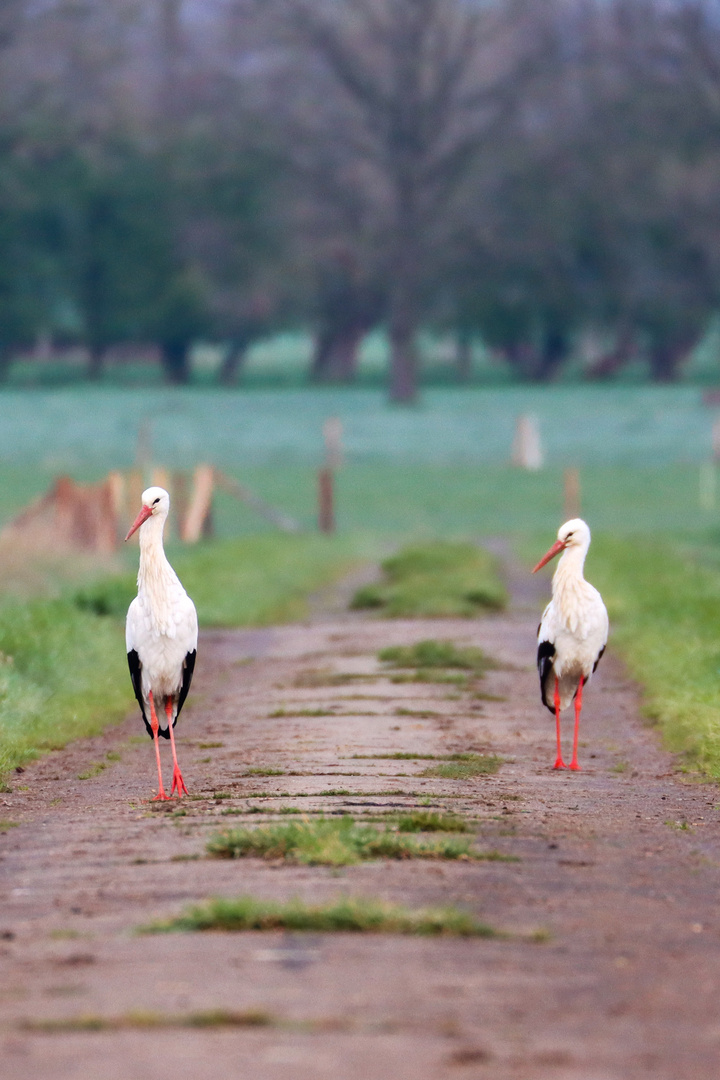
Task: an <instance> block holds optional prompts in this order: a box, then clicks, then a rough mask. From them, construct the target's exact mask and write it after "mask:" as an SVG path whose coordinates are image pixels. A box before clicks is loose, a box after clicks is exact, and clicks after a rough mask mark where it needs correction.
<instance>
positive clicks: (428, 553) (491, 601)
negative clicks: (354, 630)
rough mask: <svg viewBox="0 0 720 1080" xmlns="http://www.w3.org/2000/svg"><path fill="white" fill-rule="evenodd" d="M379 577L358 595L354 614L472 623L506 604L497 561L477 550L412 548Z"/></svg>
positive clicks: (440, 545)
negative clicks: (455, 619) (358, 610)
mask: <svg viewBox="0 0 720 1080" xmlns="http://www.w3.org/2000/svg"><path fill="white" fill-rule="evenodd" d="M382 571H383V574H384V577H385V580H384V581H383V582H380V583H379V584H372V585H365V586H364V587H363V588H362V589H359V590H358V591H357V592H356V593H355V596H354V597H353V599H352V603H351V606H352V607H353V608H374V609H376V610H377V611H378V612H379V613H380V614H382V615H386V616H390V617H394V618H423V617H430V618H434V617H444V618H448V617H453V616H464V617H468V618H470V617H472V616H473V615H478V614H481V613H482V612H483V611H499V610H501V609H502V608H504V607H505V604H506V603H507V593H506V591H505V586H504V585H503V583H502V580H501V578H500V573H499V568H498V562H497V560H496V559H495V558H494V557H493V556H492V555H491V554H490V553H489V552H487V551H485V550H484V549H483V548H479V547H477V546H476V545H475V544H470V543H453V542H450V541H444V540H436V541H431V542H428V543H424V544H412V545H410V546H409V547H406V548H403V549H402V551H399V552H398V553H397V554H396V555H393V556H392V557H391V558H389V559H385V561H384V562H383V563H382Z"/></svg>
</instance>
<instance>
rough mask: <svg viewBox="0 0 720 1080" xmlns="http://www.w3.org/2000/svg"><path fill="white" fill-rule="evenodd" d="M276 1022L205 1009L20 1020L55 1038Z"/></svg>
mask: <svg viewBox="0 0 720 1080" xmlns="http://www.w3.org/2000/svg"><path fill="white" fill-rule="evenodd" d="M276 1023H277V1021H276V1019H275V1018H274V1017H273V1016H272V1015H271V1014H270V1013H266V1012H261V1011H260V1010H256V1009H248V1010H247V1011H245V1012H234V1011H232V1010H230V1009H204V1010H201V1011H199V1012H190V1013H158V1012H137V1011H136V1012H128V1013H124V1014H123V1015H122V1016H99V1015H97V1014H95V1013H85V1014H82V1015H80V1016H69V1017H61V1018H52V1019H47V1020H23V1021H21V1022H20V1024H19V1027H20V1030H21V1031H31V1032H33V1033H36V1034H43V1035H58V1034H62V1033H66V1032H67V1033H72V1032H94V1031H98V1032H100V1031H127V1030H140V1031H143V1030H146V1029H149V1028H176V1027H179V1028H224V1027H231V1028H237V1027H270V1026H272V1025H275V1024H276Z"/></svg>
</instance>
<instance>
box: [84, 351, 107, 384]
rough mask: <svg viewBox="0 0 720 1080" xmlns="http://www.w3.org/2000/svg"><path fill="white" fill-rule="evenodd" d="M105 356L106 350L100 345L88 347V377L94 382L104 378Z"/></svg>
mask: <svg viewBox="0 0 720 1080" xmlns="http://www.w3.org/2000/svg"><path fill="white" fill-rule="evenodd" d="M104 358H105V354H104V350H103V349H102V348H101V347H100V346H99V345H90V346H89V347H88V365H87V377H88V379H92V380H93V382H95V381H97V380H98V379H100V378H101V377H102V373H103V368H104V364H103V361H104Z"/></svg>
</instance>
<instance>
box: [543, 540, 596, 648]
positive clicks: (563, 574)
mask: <svg viewBox="0 0 720 1080" xmlns="http://www.w3.org/2000/svg"><path fill="white" fill-rule="evenodd" d="M587 552H588V544H573V545H572V546H571V547H567V548H565V551H564V552H563V553H562V555H561V557H560V562H559V563H558V568H557V570H556V571H555V573H554V575H553V579H552V594H553V602H554V603H555V606H556V609H557V611H558V613H559V615H560V618H561V620H562V622H563V623H565V625H566V626H567V627H568V628H569V629H570V630H571V631H573V632H575V630H576V629H577V627H578V622H579V619H580V616H581V613H582V606H583V598H584V594H585V593H586V591H587V589H588V585H587V582H586V581H585V577H584V575H583V567H584V565H585V556H586V555H587Z"/></svg>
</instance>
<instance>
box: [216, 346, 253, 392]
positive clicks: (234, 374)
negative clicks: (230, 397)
mask: <svg viewBox="0 0 720 1080" xmlns="http://www.w3.org/2000/svg"><path fill="white" fill-rule="evenodd" d="M247 354H248V345H247V343H246V342H238V341H233V342H231V343H230V347H229V349H228V351H227V353H226V354H225V359H224V360H223V362H222V364H221V366H220V372H219V374H218V382H219V383H220V385H221V386H235V385H236V384H237V381H238V379H239V377H240V375H241V373H242V370H243V368H244V367H245V361H246V360H247Z"/></svg>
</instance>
